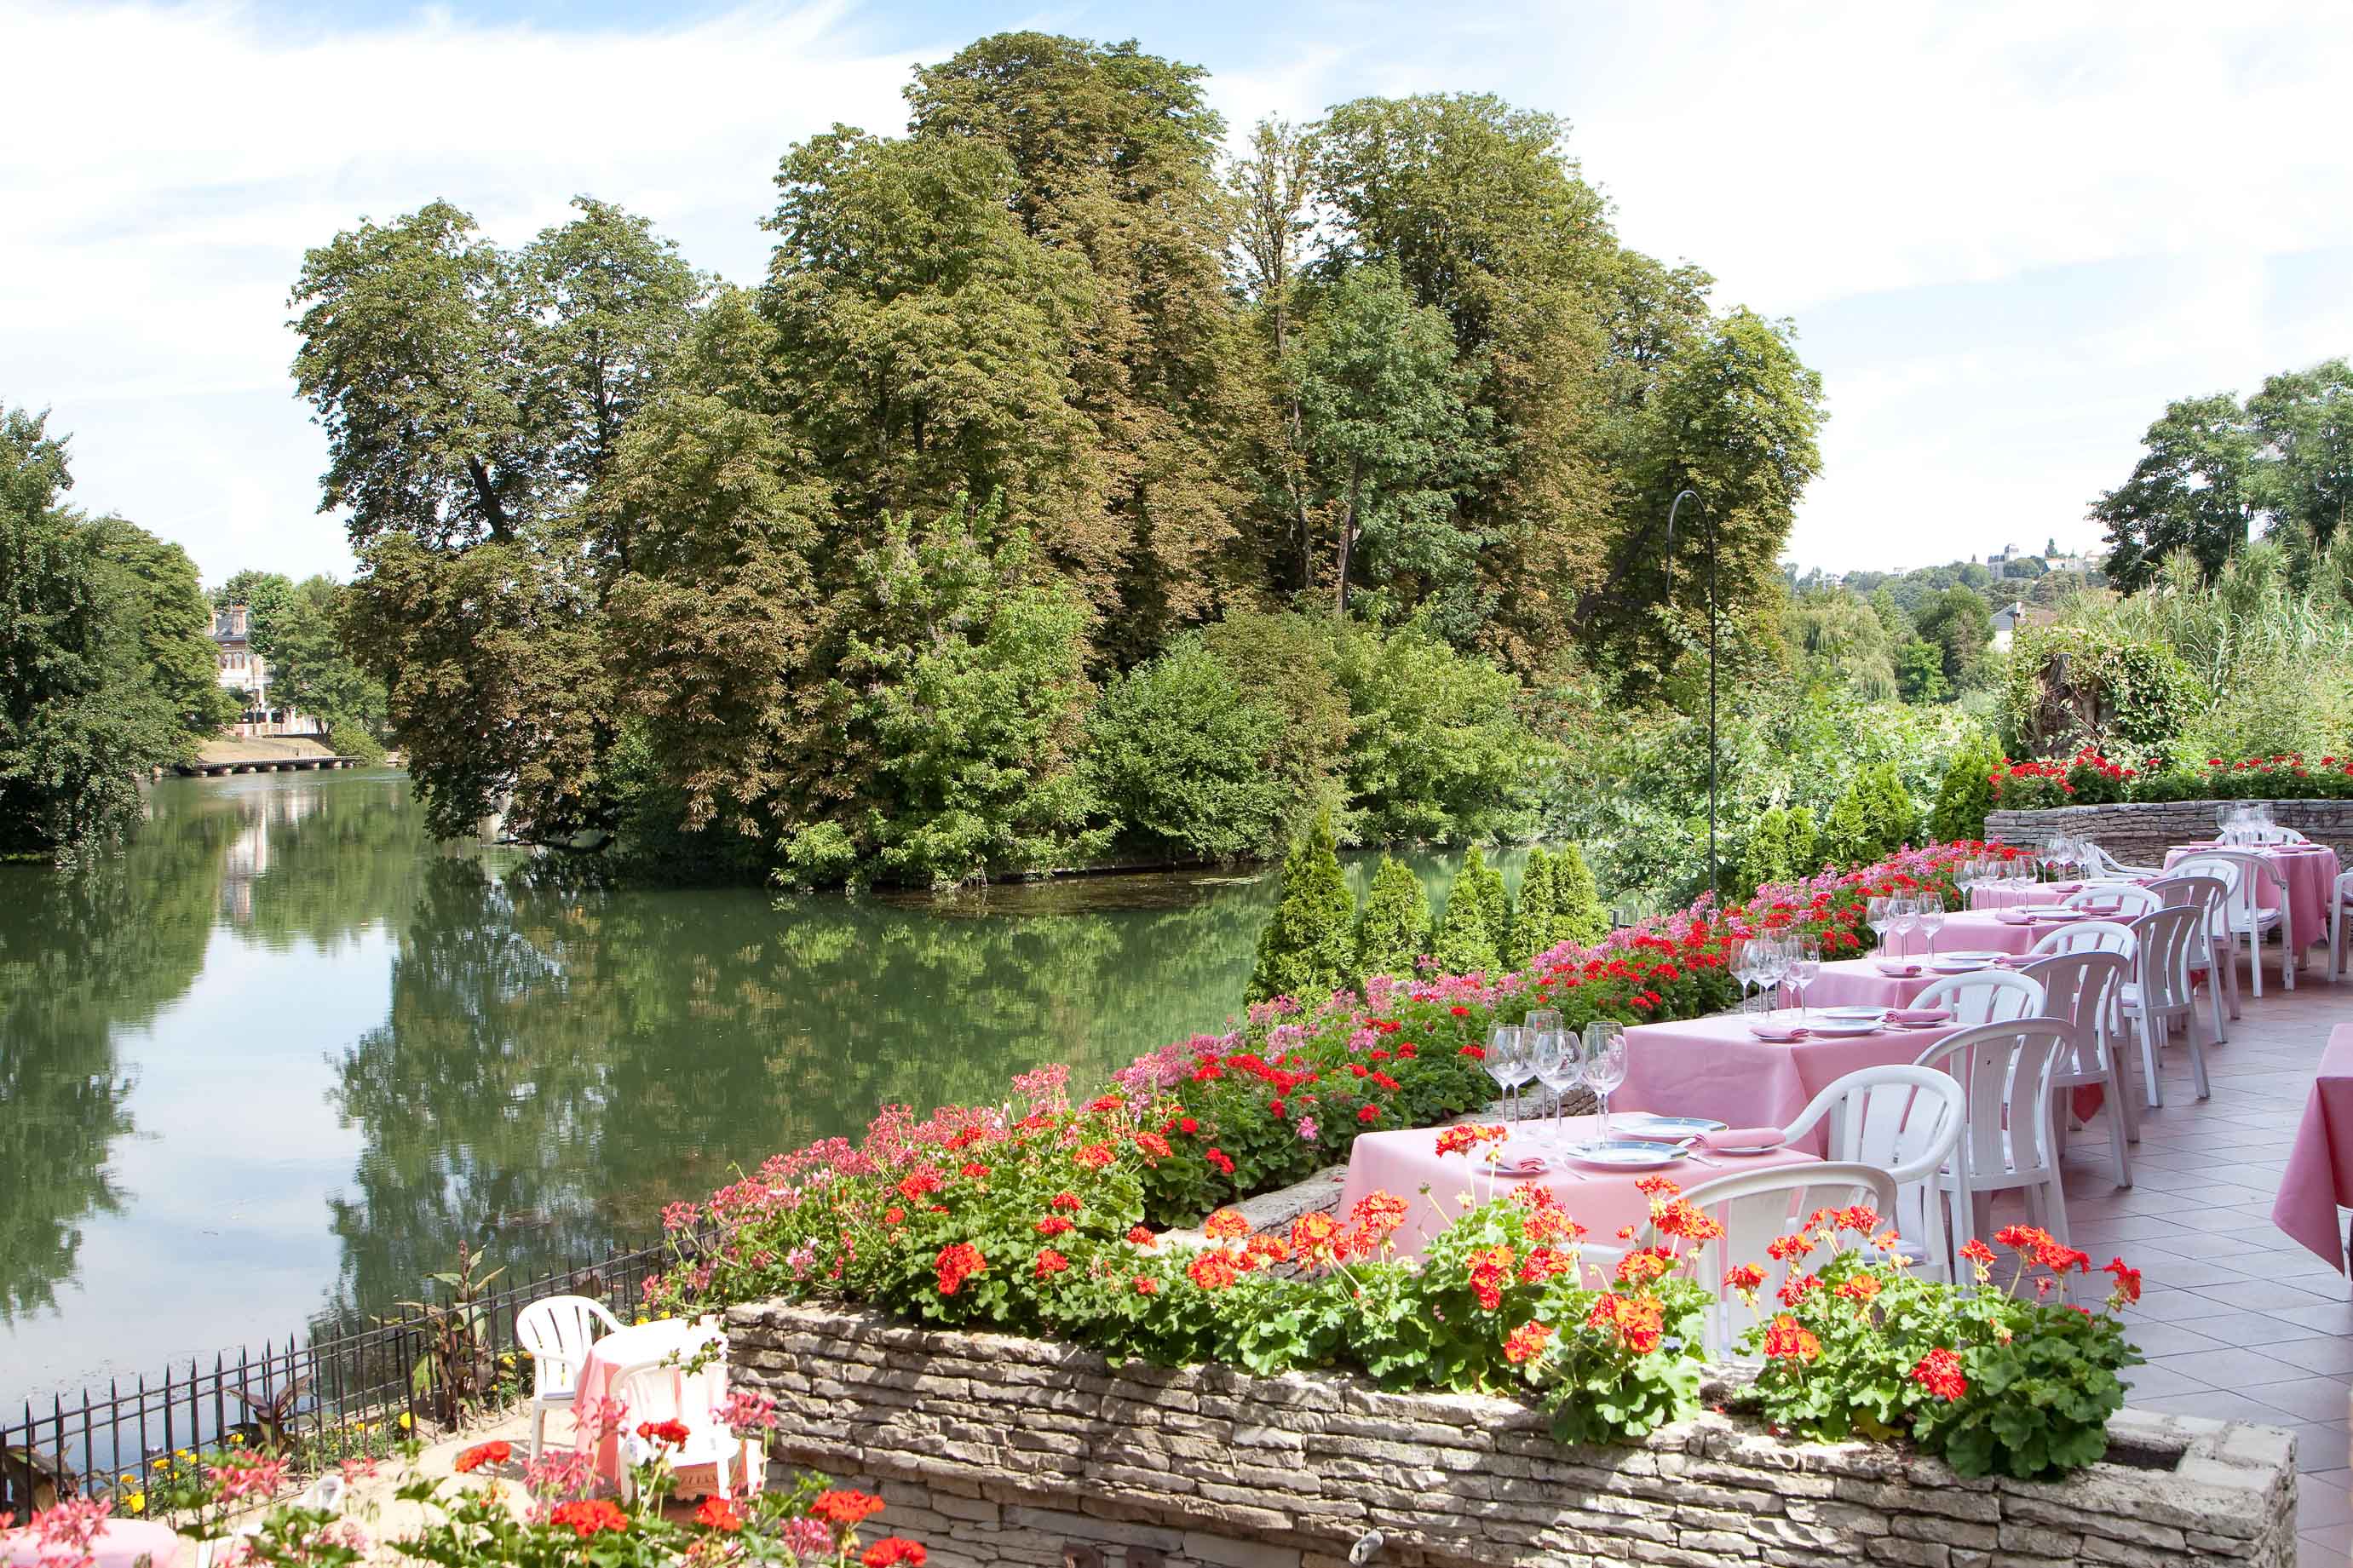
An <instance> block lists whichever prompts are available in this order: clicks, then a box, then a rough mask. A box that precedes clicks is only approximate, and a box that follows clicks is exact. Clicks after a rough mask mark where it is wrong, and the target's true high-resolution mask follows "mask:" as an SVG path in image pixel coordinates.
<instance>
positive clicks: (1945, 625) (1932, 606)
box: [1898, 585, 1993, 701]
mask: <svg viewBox="0 0 2353 1568" xmlns="http://www.w3.org/2000/svg"><path fill="white" fill-rule="evenodd" d="M1912 624H1913V626H1914V628H1915V630H1916V631H1917V632H1918V634H1919V636H1920V638H1921V640H1922V641H1924V642H1926V643H1927V644H1928V645H1929V646H1930V647H1934V648H1935V649H1936V665H1937V671H1938V673H1939V674H1941V675H1942V676H1943V677H1944V679H1945V684H1946V685H1947V687H1953V688H1957V687H1959V686H1961V685H1962V684H1963V683H1964V682H1966V681H1967V680H1968V679H1969V678H1970V677H1971V676H1972V675H1973V674H1974V673H1975V672H1976V668H1977V662H1978V658H1979V657H1980V656H1981V655H1982V654H1983V653H1984V652H1985V650H1986V648H1987V647H1988V646H1989V645H1990V644H1991V643H1992V641H1993V612H1992V611H1990V610H1989V609H1988V608H1987V607H1986V602H1985V601H1984V600H1983V599H1981V598H1979V597H1978V595H1977V594H1976V592H1975V591H1973V590H1971V589H1968V588H1964V587H1960V586H1957V585H1956V586H1954V587H1950V588H1947V589H1945V590H1943V591H1942V592H1941V593H1936V594H1932V595H1929V596H1928V597H1927V598H1926V599H1925V600H1923V601H1922V602H1921V605H1920V607H1919V608H1918V609H1917V610H1915V611H1914V612H1913V616H1912ZM1898 657H1899V658H1902V657H1903V655H1902V654H1901V653H1899V655H1898ZM1921 690H1922V692H1923V695H1922V696H1921V697H1919V698H1918V699H1916V700H1920V701H1934V700H1936V698H1935V696H1934V695H1932V694H1931V693H1932V692H1933V688H1931V687H1928V686H1926V685H1925V684H1924V685H1923V686H1922V688H1921Z"/></svg>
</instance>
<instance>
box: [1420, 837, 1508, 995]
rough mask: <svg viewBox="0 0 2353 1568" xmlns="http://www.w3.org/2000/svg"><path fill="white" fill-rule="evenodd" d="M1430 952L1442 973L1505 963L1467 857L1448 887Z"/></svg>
mask: <svg viewBox="0 0 2353 1568" xmlns="http://www.w3.org/2000/svg"><path fill="white" fill-rule="evenodd" d="M1471 853H1472V855H1476V854H1477V853H1478V850H1477V849H1476V848H1475V847H1474V848H1473V849H1472V851H1471ZM1482 869H1483V867H1482ZM1430 961H1431V962H1432V963H1435V964H1436V965H1437V967H1438V972H1439V973H1440V974H1493V973H1495V972H1496V971H1497V970H1498V969H1500V968H1502V967H1503V958H1502V954H1501V953H1500V952H1497V950H1496V945H1495V932H1494V929H1493V927H1491V926H1490V925H1489V924H1488V923H1487V900H1486V895H1485V891H1484V889H1482V888H1481V887H1480V885H1479V880H1478V879H1477V878H1475V877H1474V876H1472V868H1471V862H1470V859H1469V858H1468V857H1466V858H1464V860H1463V863H1462V867H1461V869H1460V870H1458V871H1456V872H1455V873H1454V881H1453V884H1452V885H1451V886H1450V887H1449V888H1448V889H1446V908H1445V910H1443V911H1442V912H1441V913H1440V915H1439V917H1438V925H1437V928H1436V929H1435V930H1433V931H1431V932H1430Z"/></svg>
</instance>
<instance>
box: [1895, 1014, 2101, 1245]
mask: <svg viewBox="0 0 2353 1568" xmlns="http://www.w3.org/2000/svg"><path fill="white" fill-rule="evenodd" d="M2036 989H2038V990H2040V989H2041V987H2039V986H2038V987H2037V988H2036ZM2067 1047H2068V1026H2067V1025H2065V1024H2063V1023H2061V1022H2060V1021H2059V1020H2058V1019H2056V1018H2019V1019H2012V1020H2009V1021H2007V1022H2003V1023H1999V1024H1987V1025H1984V1026H1980V1027H1978V1028H1974V1029H1963V1030H1961V1031H1960V1032H1959V1033H1958V1034H1955V1035H1948V1036H1947V1037H1945V1038H1943V1039H1941V1040H1939V1041H1937V1042H1936V1044H1935V1045H1933V1046H1930V1047H1928V1048H1927V1049H1926V1050H1925V1051H1923V1052H1921V1053H1920V1060H1919V1064H1918V1065H1920V1066H1921V1067H1924V1068H1939V1069H1941V1070H1943V1071H1945V1072H1947V1073H1950V1074H1951V1075H1952V1076H1953V1077H1954V1078H1955V1079H1957V1080H1958V1081H1959V1083H1960V1086H1961V1092H1962V1094H1963V1095H1964V1096H1965V1098H1966V1103H1967V1105H1968V1114H1967V1116H1966V1118H1965V1119H1964V1121H1963V1123H1962V1131H1961V1141H1960V1143H1959V1145H1958V1146H1957V1148H1955V1150H1954V1151H1953V1157H1952V1159H1951V1160H1950V1161H1949V1162H1948V1163H1947V1165H1946V1167H1945V1169H1944V1171H1943V1172H1941V1173H1939V1175H1938V1177H1937V1184H1938V1185H1939V1186H1941V1187H1942V1188H1943V1189H1944V1191H1945V1194H1946V1197H1947V1200H1948V1202H1949V1205H1950V1208H1951V1214H1952V1239H1953V1246H1954V1247H1955V1248H1956V1250H1957V1249H1958V1248H1959V1247H1961V1246H1962V1244H1964V1243H1966V1242H1969V1241H1973V1240H1975V1239H1977V1238H1978V1233H1979V1232H1980V1231H1981V1230H1984V1229H1987V1228H1989V1226H1990V1225H1991V1220H1992V1211H1993V1195H1994V1194H1996V1193H2002V1192H2018V1193H2022V1194H2024V1195H2025V1198H2026V1210H2027V1215H2028V1216H2029V1217H2030V1218H2031V1219H2032V1221H2033V1222H2034V1223H2035V1224H2036V1225H2039V1226H2042V1228H2043V1229H2044V1230H2047V1231H2049V1232H2050V1233H2051V1235H2052V1238H2053V1239H2055V1240H2056V1241H2058V1242H2059V1244H2060V1245H2061V1246H2066V1245H2067V1196H2066V1194H2065V1193H2064V1192H2063V1191H2062V1190H2061V1187H2060V1184H2059V1149H2058V1142H2057V1140H2056V1139H2055V1138H2053V1137H2052V1130H2051V1077H2052V1071H2053V1070H2054V1069H2055V1068H2056V1067H2057V1066H2058V1063H2059V1061H2060V1058H2062V1057H2063V1056H2065V1055H2066V1053H2067ZM1958 1277H1959V1276H1958V1275H1955V1276H1954V1278H1956V1279H1957V1278H1958Z"/></svg>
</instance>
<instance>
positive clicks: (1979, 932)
mask: <svg viewBox="0 0 2353 1568" xmlns="http://www.w3.org/2000/svg"><path fill="white" fill-rule="evenodd" d="M2036 901H2038V902H2042V903H2052V902H2055V901H2056V900H2052V899H2047V898H2046V899H2042V900H2036ZM2051 929H2052V928H2051V927H2050V926H2047V925H2011V924H2010V922H2009V921H2005V920H2003V919H2002V918H2001V917H2000V915H1999V914H1996V913H1990V912H1989V911H1987V910H1963V911H1960V912H1958V913H1955V914H1949V915H1947V916H1946V917H1945V924H1944V928H1943V929H1942V930H1941V931H1937V932H1936V951H1937V952H2026V951H2027V950H2028V949H2029V948H2031V947H2032V946H2033V945H2034V942H2035V939H2036V938H2038V937H2040V936H2041V935H2042V933H2043V932H2044V931H2049V930H2051ZM1926 946H1927V944H1926V942H1923V941H1922V940H1921V939H1920V937H1919V936H1918V935H1917V934H1916V933H1915V935H1914V936H1913V938H1912V940H1911V941H1910V942H1908V943H1907V944H1906V945H1905V952H1907V953H1913V954H1915V956H1916V954H1917V952H1925V951H1926Z"/></svg>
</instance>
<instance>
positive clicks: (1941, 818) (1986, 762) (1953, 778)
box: [1928, 734, 2002, 843]
mask: <svg viewBox="0 0 2353 1568" xmlns="http://www.w3.org/2000/svg"><path fill="white" fill-rule="evenodd" d="M2001 763H2002V757H2001V749H2000V747H1998V746H1996V745H1995V744H1994V743H1993V741H1992V739H1991V738H1990V737H1989V736H1986V735H1982V734H1978V735H1972V736H1971V737H1970V738H1969V740H1968V742H1966V743H1964V744H1963V746H1962V747H1961V749H1960V751H1958V752H1956V753H1955V754H1954V757H1953V760H1952V763H1951V764H1950V765H1948V766H1947V768H1946V769H1945V780H1944V783H1942V784H1939V785H1937V786H1936V805H1935V806H1934V807H1933V808H1932V809H1931V810H1930V812H1929V814H1928V826H1929V831H1930V833H1931V834H1932V835H1933V836H1934V837H1937V838H1939V839H1942V840H1944V841H1946V842H1947V843H1951V842H1954V841H1956V840H1959V839H1965V838H1983V837H1985V819H1986V813H1987V812H1989V811H1991V810H1992V809H1993V772H1994V770H1995V769H1996V768H1998V767H2000V766H2001Z"/></svg>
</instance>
